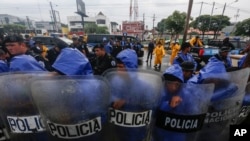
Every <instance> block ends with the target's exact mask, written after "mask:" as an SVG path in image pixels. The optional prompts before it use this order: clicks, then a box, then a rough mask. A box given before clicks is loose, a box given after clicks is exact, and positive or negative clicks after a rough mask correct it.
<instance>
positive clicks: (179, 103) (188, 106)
mask: <svg viewBox="0 0 250 141" xmlns="http://www.w3.org/2000/svg"><path fill="white" fill-rule="evenodd" d="M164 86H165V87H164V89H165V91H164V95H163V97H162V99H161V102H160V105H159V108H158V110H157V117H156V122H155V124H154V128H153V131H152V137H153V141H195V138H196V137H197V133H198V131H199V130H201V128H202V126H203V123H204V118H205V115H206V112H207V110H208V106H209V103H210V99H211V96H212V94H213V90H214V85H213V84H191V83H190V84H185V83H180V82H177V81H166V82H165V85H164Z"/></svg>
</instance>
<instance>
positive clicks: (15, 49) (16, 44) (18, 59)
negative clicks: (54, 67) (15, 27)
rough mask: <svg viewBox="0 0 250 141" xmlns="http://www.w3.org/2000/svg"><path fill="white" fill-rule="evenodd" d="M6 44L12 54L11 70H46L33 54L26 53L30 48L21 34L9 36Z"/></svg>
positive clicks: (5, 41)
mask: <svg viewBox="0 0 250 141" xmlns="http://www.w3.org/2000/svg"><path fill="white" fill-rule="evenodd" d="M4 45H5V47H6V48H7V50H8V52H9V53H10V55H11V56H12V58H11V60H10V66H9V67H10V71H46V69H45V68H44V67H42V66H41V65H40V64H39V63H38V62H37V61H36V60H35V59H34V58H33V57H32V56H30V55H26V54H25V53H26V52H27V50H28V48H27V47H26V45H25V43H24V39H23V38H22V37H21V36H18V35H12V36H7V37H6V38H5V40H4Z"/></svg>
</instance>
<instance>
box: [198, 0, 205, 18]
mask: <svg viewBox="0 0 250 141" xmlns="http://www.w3.org/2000/svg"><path fill="white" fill-rule="evenodd" d="M203 3H204V2H201V8H200V14H199V16H200V15H201V11H202V7H203Z"/></svg>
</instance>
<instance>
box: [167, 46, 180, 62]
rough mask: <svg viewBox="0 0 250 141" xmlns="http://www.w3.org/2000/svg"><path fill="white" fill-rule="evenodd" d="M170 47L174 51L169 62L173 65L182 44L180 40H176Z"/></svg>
mask: <svg viewBox="0 0 250 141" xmlns="http://www.w3.org/2000/svg"><path fill="white" fill-rule="evenodd" d="M170 48H171V50H172V52H171V56H170V61H169V62H170V64H171V65H172V64H173V61H174V58H175V57H176V56H177V54H178V52H179V51H180V49H181V46H180V44H179V42H178V41H176V42H174V43H172V44H171V45H170Z"/></svg>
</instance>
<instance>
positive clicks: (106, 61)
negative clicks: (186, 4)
mask: <svg viewBox="0 0 250 141" xmlns="http://www.w3.org/2000/svg"><path fill="white" fill-rule="evenodd" d="M72 40H73V44H72V45H71V46H68V45H67V44H65V43H62V42H58V43H56V44H55V46H54V48H52V49H50V50H48V49H47V48H46V47H45V46H44V45H43V44H42V43H41V42H39V41H36V42H33V41H32V40H31V39H30V38H29V37H28V36H27V37H26V39H23V38H22V37H20V36H18V35H11V36H7V37H5V39H4V40H3V43H2V45H3V47H2V48H1V49H0V59H1V61H0V70H1V72H16V71H49V72H53V73H54V74H55V75H68V76H70V75H102V74H103V73H104V72H105V71H106V70H108V69H110V68H118V69H119V68H120V69H137V68H138V53H137V51H138V50H140V48H141V44H140V43H139V42H138V43H136V44H134V45H131V44H126V45H125V46H121V44H122V42H119V41H112V40H104V42H103V44H97V45H95V46H94V48H93V52H94V54H93V53H92V51H89V50H88V48H87V47H86V43H85V42H83V40H82V39H81V38H73V39H72ZM195 44H198V43H193V45H192V44H191V43H183V44H182V45H181V46H179V43H177V42H175V43H174V44H173V46H172V47H171V48H172V50H173V52H172V55H171V61H170V62H171V64H172V65H171V66H170V67H168V68H166V70H165V71H164V72H163V74H162V76H163V78H164V80H165V85H164V86H165V87H164V92H163V94H162V98H161V100H160V102H159V105H158V107H157V109H158V110H160V111H163V112H169V111H173V109H178V108H179V107H178V106H183V107H181V108H179V109H180V110H181V111H182V112H183V111H185V110H186V109H185V108H187V107H185V106H187V105H182V103H183V102H184V101H185V99H184V97H182V95H178V94H179V92H178V91H179V89H180V88H181V86H182V85H183V84H208V83H212V84H215V85H216V87H215V89H214V91H213V95H212V97H211V99H209V100H211V101H212V102H215V101H220V100H222V99H225V98H228V97H232V96H234V94H235V92H236V91H237V89H238V87H237V84H234V83H232V82H231V81H230V78H229V77H225V76H224V75H221V74H225V73H227V72H229V71H235V70H240V69H242V68H246V67H248V66H249V65H248V64H249V56H250V55H249V54H250V53H248V54H246V55H245V56H244V57H243V58H242V59H241V60H240V63H239V67H237V68H233V67H232V63H231V60H230V58H229V57H228V53H229V51H230V49H231V48H230V47H229V46H226V45H225V46H223V47H221V48H220V51H219V53H218V54H216V55H214V56H213V57H211V58H210V59H209V62H208V64H206V66H205V67H204V68H202V69H201V70H200V72H199V73H195V72H196V67H197V64H196V62H195V60H194V58H193V57H192V55H191V54H190V53H189V52H190V49H191V47H192V46H194V45H195ZM148 47H149V48H148V56H147V60H146V62H151V60H152V55H155V59H154V60H155V61H154V67H155V68H161V64H162V58H163V56H164V55H165V50H164V47H163V44H162V42H157V43H156V45H155V44H154V43H153V41H151V42H150V43H149V46H148ZM179 50H180V51H179ZM130 77H132V78H135V77H134V76H130ZM124 79H128V78H127V77H126V78H124ZM136 82H137V81H136ZM138 82H140V83H144V82H142V81H139V79H138ZM113 83H114V84H116V82H113ZM222 84H223V85H222ZM117 85H118V84H117ZM139 85H141V84H135V85H134V86H135V88H136V87H137V86H139ZM145 86H146V85H145ZM130 88H131V87H130ZM133 88H134V87H133ZM112 92H114V91H112ZM118 94H121V93H118ZM121 97H125V96H124V95H123V96H121ZM142 97H143V96H141V98H139V99H138V100H141V99H142ZM130 100H131V99H130ZM243 100H245V101H244V104H245V105H249V104H250V100H249V97H248V96H245V98H244V99H243ZM126 103H127V101H126V100H125V99H115V100H114V101H112V104H111V107H112V108H114V109H118V110H122V109H123V108H124V107H125V106H127V105H126ZM133 106H134V105H133ZM133 106H131V105H129V106H128V107H129V108H131V107H133ZM188 106H190V107H189V108H188V109H192V108H193V109H192V110H194V109H195V107H192V105H188ZM195 106H196V105H195ZM129 108H128V109H129ZM133 108H135V107H133ZM137 108H138V107H137ZM125 109H126V108H125ZM196 110H197V109H196ZM185 112H186V111H185ZM158 128H160V127H156V129H155V130H154V132H153V135H152V138H153V139H152V140H154V141H167V140H169V139H170V138H171V139H170V140H178V141H182V140H186V139H185V136H184V135H183V134H172V133H171V135H170V133H169V132H168V131H165V130H162V129H160V130H158ZM143 130H145V129H143ZM124 131H125V130H124ZM126 132H127V133H129V135H130V136H124V137H122V136H121V139H120V140H126V141H128V140H131V141H132V140H135V139H136V140H143V138H145V136H142V137H141V136H140V135H144V132H143V134H140V135H135V133H136V131H133V130H126ZM138 133H142V132H138Z"/></svg>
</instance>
